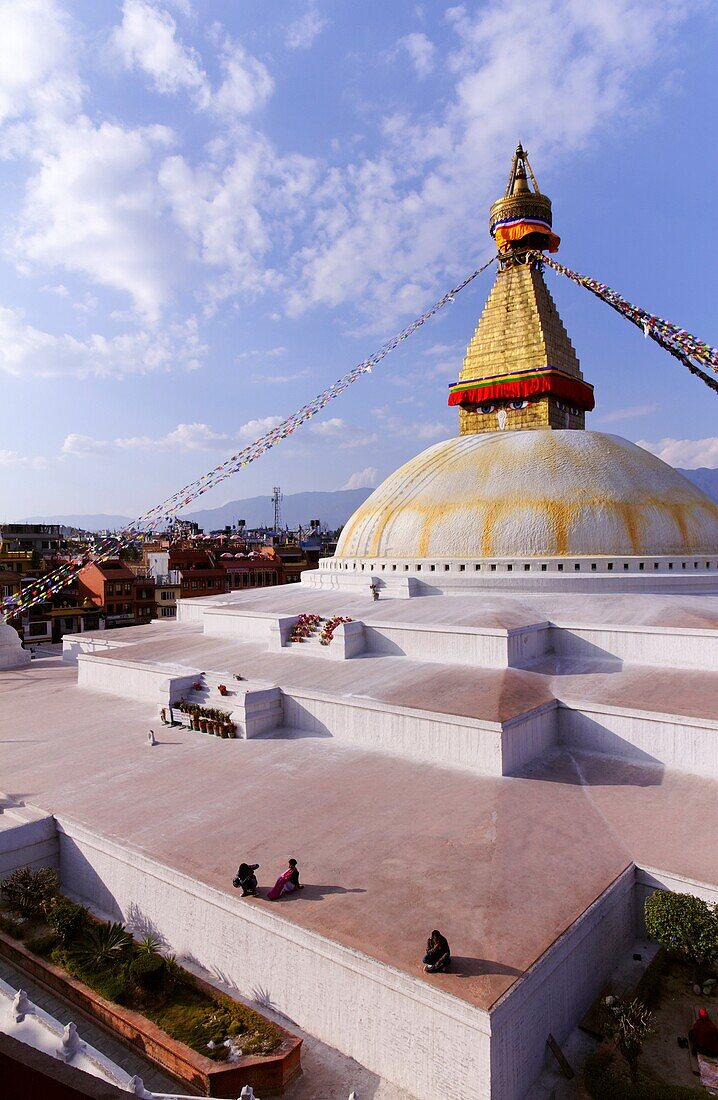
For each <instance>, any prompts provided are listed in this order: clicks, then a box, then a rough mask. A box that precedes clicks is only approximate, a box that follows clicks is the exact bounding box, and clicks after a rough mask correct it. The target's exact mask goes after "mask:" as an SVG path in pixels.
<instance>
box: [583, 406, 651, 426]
mask: <svg viewBox="0 0 718 1100" xmlns="http://www.w3.org/2000/svg"><path fill="white" fill-rule="evenodd" d="M659 409H660V405H656V404H652V405H631V406H628V407H627V408H623V409H614V410H613V411H612V412H607V413H604V414H603V416H599V417H598V418H597V420H598V423H599V424H617V423H618V422H619V421H620V420H633V419H634V418H635V417H637V416H650V415H651V413H654V412H658V410H659Z"/></svg>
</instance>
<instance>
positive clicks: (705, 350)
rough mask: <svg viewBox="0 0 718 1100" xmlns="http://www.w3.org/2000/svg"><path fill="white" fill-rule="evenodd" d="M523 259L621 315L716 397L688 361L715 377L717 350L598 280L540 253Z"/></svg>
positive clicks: (714, 387)
mask: <svg viewBox="0 0 718 1100" xmlns="http://www.w3.org/2000/svg"><path fill="white" fill-rule="evenodd" d="M526 258H527V259H529V260H538V261H539V262H540V263H544V264H548V266H549V267H551V268H553V270H554V271H556V272H558V274H559V275H565V276H566V278H568V279H571V280H572V282H574V283H577V284H578V285H579V286H583V287H585V288H586V289H587V290H590V291H591V293H592V294H595V296H596V297H597V298H600V299H601V300H602V301H604V302H606V303H607V305H609V306H611V308H612V309H615V310H616V312H617V313H620V314H622V315H623V316H624V317H626V318H627V320H629V321H631V323H632V324H634V325H636V326H637V327H638V328H640V329H641V330H642V331H643V335H644V337H645V338H648V337H650V338H651V340H655V342H656V343H657V344H660V346H661V347H662V348H665V350H666V351H668V352H670V354H671V355H673V356H674V357H675V358H676V359H678V360H679V361H680V362H681V363H683V365H684V366H685V367H687V368H688V370H689V371H690V372H691V374H695V375H696V377H698V378H700V379H701V381H703V382H705V384H706V385H707V386H708V387H710V389H712V390H714V391H715V392H716V393H718V382H716V381H715V379H713V378H711V377H710V375H708V374H706V373H705V371H703V370H701V369H700V367H698V366H696V364H695V362H692V360H697V362H699V363H703V364H705V365H706V366H709V367H710V368H711V369H712V370H713V371H715V372H716V373H717V374H718V348H714V347H711V345H710V344H706V343H705V342H704V341H702V340H699V339H698V338H697V337H695V336H693V335H692V333H690V332H687V331H686V329H683V328H679V327H678V326H677V325H674V324H672V323H671V322H670V321H666V320H665V319H664V318H663V317H658V316H657V315H656V314H652V313H648V312H647V311H646V310H645V309H641V307H640V306H636V305H634V304H633V303H632V302H629V301H628V300H627V299H626V298H623V297H622V296H621V295H620V294H619V293H618V291H616V290H613V289H612V288H611V287H609V286H608V285H607V284H606V283H599V282H598V280H596V279H591V278H589V277H588V276H587V275H580V274H579V273H578V272H577V271H572V270H571V269H570V268H569V267H565V266H564V265H563V264H560V263H558V262H557V261H556V260H552V259H550V257H548V256H545V255H544V254H543V253H541V252H533V251H532V252H528V253H527V254H526Z"/></svg>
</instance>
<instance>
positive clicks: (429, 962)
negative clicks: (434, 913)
mask: <svg viewBox="0 0 718 1100" xmlns="http://www.w3.org/2000/svg"><path fill="white" fill-rule="evenodd" d="M421 961H422V962H423V963H424V970H425V971H426V973H427V974H443V973H444V972H445V971H446V970H448V969H449V965H450V963H451V951H450V950H449V944H448V942H447V940H446V939H445V937H444V936H442V934H441V932H439V930H438V928H435V929H434V931H433V932H432V933H431V935H430V937H429V939H428V940H427V941H426V954H425V955H424V958H423V959H422V960H421Z"/></svg>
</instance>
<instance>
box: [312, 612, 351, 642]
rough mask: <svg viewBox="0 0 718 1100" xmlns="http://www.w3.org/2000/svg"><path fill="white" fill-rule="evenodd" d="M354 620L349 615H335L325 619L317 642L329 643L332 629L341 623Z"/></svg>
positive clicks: (332, 633)
mask: <svg viewBox="0 0 718 1100" xmlns="http://www.w3.org/2000/svg"><path fill="white" fill-rule="evenodd" d="M352 622H354V620H353V619H352V618H351V616H350V615H335V616H334V617H333V618H332V619H327V621H326V622H325V624H324V627H323V629H322V632H321V634H320V635H319V642H320V644H321V645H331V641H332V638H333V637H334V631H335V630H336V628H337V627H338V626H339V625H340V624H341V623H352Z"/></svg>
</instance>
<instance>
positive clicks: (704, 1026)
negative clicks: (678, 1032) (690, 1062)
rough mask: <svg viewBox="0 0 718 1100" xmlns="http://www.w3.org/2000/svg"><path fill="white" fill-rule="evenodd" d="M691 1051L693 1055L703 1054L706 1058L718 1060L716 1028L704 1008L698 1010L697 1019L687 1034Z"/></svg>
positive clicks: (717, 1030) (717, 1029)
mask: <svg viewBox="0 0 718 1100" xmlns="http://www.w3.org/2000/svg"><path fill="white" fill-rule="evenodd" d="M688 1038H689V1039H690V1041H691V1050H692V1051H693V1053H694V1054H703V1055H705V1057H707V1058H718V1027H716V1025H715V1024H714V1023H713V1021H712V1020H711V1018H710V1016H709V1015H708V1013H707V1011H706V1010H705V1008H701V1009H699V1010H698V1019H697V1020H696V1022H695V1023H694V1025H693V1027H692V1028H691V1030H690V1031H689V1032H688Z"/></svg>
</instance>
